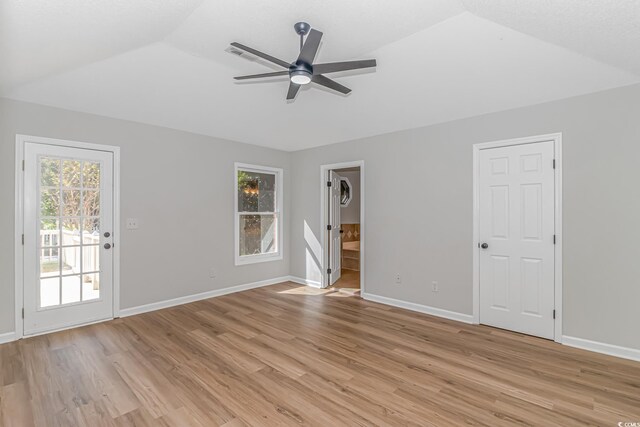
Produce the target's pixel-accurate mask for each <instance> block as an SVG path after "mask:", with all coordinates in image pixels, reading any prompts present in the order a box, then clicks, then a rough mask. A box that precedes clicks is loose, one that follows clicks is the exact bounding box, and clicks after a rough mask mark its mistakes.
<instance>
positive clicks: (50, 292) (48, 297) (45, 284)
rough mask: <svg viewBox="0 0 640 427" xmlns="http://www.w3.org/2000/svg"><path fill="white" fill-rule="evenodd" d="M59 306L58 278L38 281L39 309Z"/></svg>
mask: <svg viewBox="0 0 640 427" xmlns="http://www.w3.org/2000/svg"><path fill="white" fill-rule="evenodd" d="M53 305H60V277H59V276H56V277H48V278H42V279H40V307H51V306H53Z"/></svg>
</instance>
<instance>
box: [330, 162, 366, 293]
mask: <svg viewBox="0 0 640 427" xmlns="http://www.w3.org/2000/svg"><path fill="white" fill-rule="evenodd" d="M363 169H364V164H363V162H353V163H343V164H336V165H325V166H323V169H322V179H323V182H322V184H323V192H322V195H323V203H322V213H323V215H322V225H323V230H325V232H324V233H323V234H324V236H323V237H324V238H323V249H324V260H325V263H324V264H325V265H324V272H325V274H324V276H325V277H324V280H323V283H322V285H323V287H332V288H334V289H336V290H340V291H341V292H347V293H351V294H360V292H361V290H362V288H363V284H364V280H363V278H364V256H363V255H364V254H363V252H364V250H363V249H364V244H363V240H364V238H363V237H364V232H363V229H364V221H363V219H364V197H363V196H364V192H363V188H364V185H363V184H364V180H363V172H364V170H363Z"/></svg>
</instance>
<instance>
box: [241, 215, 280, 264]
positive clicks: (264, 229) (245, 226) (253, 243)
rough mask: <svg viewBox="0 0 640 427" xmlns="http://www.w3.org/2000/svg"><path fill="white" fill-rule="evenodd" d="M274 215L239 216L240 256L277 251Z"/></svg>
mask: <svg viewBox="0 0 640 427" xmlns="http://www.w3.org/2000/svg"><path fill="white" fill-rule="evenodd" d="M276 229H277V224H276V216H275V215H240V241H239V243H240V256H245V255H258V254H268V253H275V252H276V251H277V249H278V248H277V245H276V236H277V232H276Z"/></svg>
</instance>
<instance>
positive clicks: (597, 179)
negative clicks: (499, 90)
mask: <svg viewBox="0 0 640 427" xmlns="http://www.w3.org/2000/svg"><path fill="white" fill-rule="evenodd" d="M553 132H562V133H563V162H564V175H563V179H564V188H563V192H564V193H563V196H564V200H563V209H564V222H563V227H564V241H563V243H564V253H563V257H564V277H563V282H564V307H563V308H564V334H565V335H570V336H575V337H580V338H586V339H591V340H595V341H600V342H604V343H610V344H616V345H621V346H626V347H632V348H640V329H639V328H637V325H638V322H639V321H638V304H640V261H639V259H638V258H639V256H640V191H639V190H638V186H639V185H640V166H639V160H640V85H635V86H629V87H625V88H619V89H615V90H610V91H606V92H601V93H597V94H591V95H587V96H581V97H576V98H571V99H567V100H562V101H557V102H552V103H547V104H542V105H538V106H533V107H527V108H521V109H516V110H510V111H506V112H501V113H495V114H490V115H485V116H480V117H475V118H471V119H465V120H459V121H455V122H451V123H445V124H441V125H436V126H430V127H426V128H420V129H413V130H408V131H403V132H397V133H393V134H387V135H381V136H377V137H372V138H366V139H362V140H356V141H351V142H348V143H343V144H336V145H331V146H325V147H320V148H315V149H310V150H305V151H299V152H295V153H293V156H292V159H291V160H292V161H291V165H292V174H293V176H294V178H295V179H294V180H293V181H292V187H291V191H292V193H291V194H290V196H291V199H292V200H294V201H295V203H294V204H293V205H292V211H291V242H292V247H291V273H292V275H294V276H297V277H303V278H304V277H306V278H308V279H310V280H319V269H318V268H317V265H316V263H315V258H316V254H315V252H316V249H315V248H317V242H316V240H317V239H319V236H320V234H319V233H320V232H321V228H320V215H319V214H320V212H319V211H320V208H319V200H320V194H319V192H320V189H319V188H320V187H319V186H318V185H317V184H315V183H316V182H317V180H318V171H319V170H320V165H322V164H328V163H338V162H345V161H352V160H364V161H365V172H364V179H365V180H366V190H365V191H366V194H365V195H364V197H365V203H366V212H365V218H366V219H365V221H366V223H365V226H366V230H365V238H366V248H365V249H366V261H365V273H366V276H365V277H366V291H367V292H369V293H373V294H377V295H382V296H386V297H391V298H396V299H400V300H405V301H411V302H414V303H418V304H424V305H428V306H433V307H437V308H442V309H446V310H451V311H456V312H460V313H466V314H471V313H472V250H473V245H474V242H473V241H472V227H473V224H472V215H473V212H472V144H474V143H479V142H486V141H494V140H501V139H508V138H515V137H523V136H532V135H539V134H546V133H553ZM416 182H420V183H422V185H420V186H419V187H418V190H419V191H416V186H415V185H414V184H415V183H416ZM418 212H419V215H418V214H417V213H418ZM396 273H400V274H401V276H402V284H400V285H397V284H395V283H394V274H396ZM433 280H437V281H439V283H440V292H439V293H433V292H431V290H430V287H431V285H430V284H431V281H433Z"/></svg>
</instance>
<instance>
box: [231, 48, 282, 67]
mask: <svg viewBox="0 0 640 427" xmlns="http://www.w3.org/2000/svg"><path fill="white" fill-rule="evenodd" d="M231 46H233V47H237V48H238V49H242V50H245V51H247V52H249V53H252V54H254V55H255V56H259V57H260V58H262V59H266V60H267V61H269V62H273V63H274V64H278V65H279V66H281V67H284V68H289V66H290V65H291V64H289V63H288V62H285V61H283V60H282V59H278V58H275V57H273V56H271V55H267V54H266V53H263V52H260V51H259V50H255V49H252V48H250V47H249V46H245V45H243V44H240V43H238V42H233V43H231Z"/></svg>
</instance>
